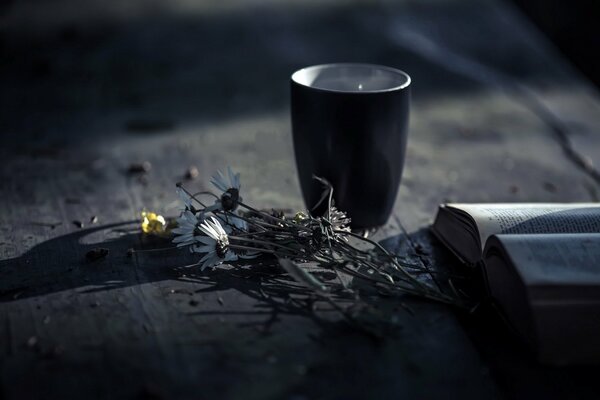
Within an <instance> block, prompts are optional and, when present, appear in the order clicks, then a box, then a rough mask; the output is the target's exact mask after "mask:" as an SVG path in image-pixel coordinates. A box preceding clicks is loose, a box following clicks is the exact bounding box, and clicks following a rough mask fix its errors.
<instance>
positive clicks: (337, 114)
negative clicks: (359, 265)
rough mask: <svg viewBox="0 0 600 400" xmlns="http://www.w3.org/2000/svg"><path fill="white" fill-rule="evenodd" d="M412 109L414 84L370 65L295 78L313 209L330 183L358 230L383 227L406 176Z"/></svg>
mask: <svg viewBox="0 0 600 400" xmlns="http://www.w3.org/2000/svg"><path fill="white" fill-rule="evenodd" d="M409 106H410V77H409V76H408V75H407V74H406V73H404V72H402V71H400V70H397V69H394V68H390V67H384V66H379V65H370V64H347V63H344V64H325V65H316V66H312V67H307V68H303V69H301V70H298V71H296V72H295V73H294V74H293V75H292V77H291V113H292V133H293V140H294V152H295V156H296V164H297V167H298V174H299V178H300V185H301V187H302V194H303V196H304V201H305V203H306V206H307V208H308V209H309V211H311V213H312V214H313V215H320V214H322V213H323V212H324V211H325V207H326V204H321V205H320V206H319V207H316V208H314V209H313V207H314V206H315V205H316V204H317V203H318V202H319V199H320V198H321V195H322V193H323V185H322V184H321V183H319V182H318V181H316V180H315V179H313V176H319V177H323V178H325V179H327V180H328V181H329V182H331V184H332V185H333V187H334V192H333V197H334V199H335V204H336V207H337V208H338V209H340V210H342V211H346V212H347V213H348V215H349V216H350V218H351V219H352V227H353V228H372V227H377V226H381V225H384V224H385V223H386V222H387V220H388V218H389V216H390V213H391V211H392V209H393V206H394V201H395V199H396V194H397V192H398V187H399V186H400V180H401V177H402V169H403V166H404V157H405V152H406V139H407V133H408V132H407V129H408V121H409Z"/></svg>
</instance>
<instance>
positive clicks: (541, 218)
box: [432, 203, 600, 265]
mask: <svg viewBox="0 0 600 400" xmlns="http://www.w3.org/2000/svg"><path fill="white" fill-rule="evenodd" d="M432 230H433V233H434V234H435V235H436V236H437V237H438V238H439V239H440V240H441V241H442V242H443V243H444V244H445V245H446V246H447V247H448V248H449V249H450V250H452V252H454V254H456V255H457V256H458V258H460V259H461V260H462V261H464V262H465V263H467V264H470V265H474V264H476V263H477V262H478V261H480V260H481V259H482V252H483V248H484V246H485V242H486V241H487V239H488V238H489V237H490V236H492V235H495V234H518V233H527V234H534V233H600V203H571V204H568V203H525V204H519V203H513V204H510V203H507V204H443V205H441V206H440V208H439V210H438V214H437V217H436V218H435V221H434V223H433V226H432Z"/></svg>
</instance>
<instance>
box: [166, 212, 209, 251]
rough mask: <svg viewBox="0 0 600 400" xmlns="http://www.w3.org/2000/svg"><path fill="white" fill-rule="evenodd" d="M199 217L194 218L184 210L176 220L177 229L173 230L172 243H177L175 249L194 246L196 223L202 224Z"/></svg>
mask: <svg viewBox="0 0 600 400" xmlns="http://www.w3.org/2000/svg"><path fill="white" fill-rule="evenodd" d="M202 221H203V218H202V217H201V216H198V217H197V216H195V215H194V214H193V213H192V212H191V211H190V210H185V211H184V212H182V213H181V215H180V216H179V218H178V219H177V228H175V229H173V231H172V232H173V233H174V234H175V235H176V236H175V239H173V243H177V247H183V246H189V245H192V244H196V243H197V240H196V238H197V237H198V236H197V233H198V232H197V231H196V227H197V226H198V222H202Z"/></svg>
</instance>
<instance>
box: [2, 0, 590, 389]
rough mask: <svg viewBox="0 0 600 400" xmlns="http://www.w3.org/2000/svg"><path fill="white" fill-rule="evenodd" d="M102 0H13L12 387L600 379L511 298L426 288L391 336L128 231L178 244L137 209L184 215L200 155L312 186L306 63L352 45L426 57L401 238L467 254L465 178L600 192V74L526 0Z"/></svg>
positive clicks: (532, 189) (5, 255)
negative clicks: (541, 26)
mask: <svg viewBox="0 0 600 400" xmlns="http://www.w3.org/2000/svg"><path fill="white" fill-rule="evenodd" d="M85 4H86V5H85V6H83V5H82V4H81V3H80V2H78V1H76V0H60V1H54V2H34V1H32V0H30V1H23V2H18V3H17V2H14V3H8V4H7V5H3V6H0V88H1V89H0V132H1V134H2V142H1V143H2V145H1V147H0V158H1V159H2V162H3V164H2V168H1V169H0V398H2V399H23V398H86V399H87V398H136V397H141V398H165V399H166V398H190V399H197V398H206V399H213V398H219V399H226V398H243V399H254V398H257V399H258V398H287V399H318V398H340V399H346V398H377V399H385V398H474V399H482V398H525V397H528V398H545V399H548V398H598V395H599V394H600V390H599V389H600V384H599V383H598V379H597V376H598V373H599V372H600V369H599V368H597V367H570V368H549V367H542V366H540V365H538V364H537V363H536V361H535V360H534V359H533V357H532V356H531V355H530V354H529V353H528V352H527V351H526V350H525V349H524V348H522V347H521V345H520V344H519V343H518V341H516V340H515V339H513V338H511V337H510V336H509V335H508V333H507V331H506V329H505V328H504V327H503V325H502V324H501V323H500V322H499V321H497V318H496V317H495V315H493V314H491V313H489V314H488V313H485V312H481V311H480V312H479V313H476V315H474V316H467V315H463V314H457V313H456V312H454V311H453V310H451V309H449V308H447V307H444V306H439V305H435V304H429V303H423V302H419V301H415V300H410V299H406V302H405V303H406V304H408V305H410V307H411V308H412V309H413V310H414V311H415V314H414V315H411V314H409V313H408V312H406V311H404V309H403V308H402V307H400V303H399V302H398V303H397V304H395V305H394V304H392V307H391V308H389V307H388V308H389V309H388V310H387V312H388V313H390V314H389V315H391V317H390V318H391V319H390V321H392V322H393V324H395V325H396V329H393V330H391V331H390V334H389V335H388V337H387V338H386V339H385V340H383V341H381V342H378V343H374V342H373V341H372V340H371V339H370V338H368V337H366V336H365V335H363V334H361V333H360V332H356V330H353V329H352V328H350V327H348V325H347V324H346V323H345V322H344V321H341V320H340V318H339V316H336V314H335V313H332V312H328V311H327V310H325V309H322V310H320V311H319V310H317V311H316V312H313V311H310V310H305V309H302V308H299V307H295V306H293V302H290V301H289V299H288V297H289V296H288V294H287V293H286V292H285V290H282V289H281V288H278V287H277V285H274V284H271V283H269V281H268V279H266V278H263V277H262V276H263V275H261V274H252V273H247V274H245V275H244V276H240V275H239V274H236V273H234V272H232V271H231V270H228V269H222V270H217V271H215V272H214V273H201V272H200V271H199V270H198V269H186V268H183V266H184V265H186V264H189V263H193V262H194V261H195V259H194V258H193V257H191V256H190V255H189V254H187V253H185V252H177V251H172V250H171V251H166V252H155V253H153V252H148V253H136V254H135V256H134V257H130V256H129V255H128V252H127V250H128V249H129V248H135V249H141V248H151V247H159V246H162V245H164V244H163V243H161V242H159V241H153V239H151V238H147V237H142V236H140V235H139V233H138V232H137V231H136V228H138V225H137V223H135V221H137V220H138V219H139V215H140V211H142V210H143V209H148V210H156V211H160V212H162V213H164V214H165V215H175V214H176V208H177V206H176V204H175V203H174V201H175V200H176V196H175V193H174V188H175V186H174V184H175V182H177V181H180V180H182V179H183V175H184V174H185V171H186V169H187V168H188V166H190V165H195V166H197V167H198V169H199V171H200V175H199V177H198V178H197V179H195V180H192V181H190V182H189V183H188V184H189V185H190V186H192V187H195V188H198V189H205V188H209V177H210V175H211V174H212V172H213V171H214V170H216V169H217V168H223V167H225V166H226V165H231V166H233V167H234V168H236V169H238V170H240V171H241V173H242V181H243V196H244V197H245V199H246V200H247V201H248V202H250V203H253V204H256V205H259V206H261V207H264V208H269V207H284V208H291V209H301V208H302V207H303V204H302V200H301V196H300V191H299V186H298V181H297V178H296V171H295V165H294V160H293V153H292V145H291V140H290V127H289V109H288V104H289V103H288V77H289V75H290V74H291V72H293V71H294V70H295V69H297V68H300V67H302V66H305V65H310V64H317V63H324V62H332V61H348V60H350V61H362V62H371V63H380V64H386V65H391V66H395V67H399V68H401V69H403V70H405V71H407V72H408V73H409V74H411V76H412V77H413V99H414V103H413V107H412V115H411V117H412V120H411V128H410V139H409V147H408V155H407V159H406V169H405V174H404V178H403V183H402V186H401V189H400V192H399V195H398V199H397V202H396V208H395V213H394V216H393V218H392V219H391V220H390V222H389V225H388V226H387V227H386V228H385V229H383V230H382V231H380V232H379V233H378V235H377V238H378V239H379V240H383V241H384V243H385V244H386V245H387V246H389V247H390V248H392V249H394V250H395V251H397V252H399V253H401V254H406V255H408V256H410V257H413V258H414V259H415V261H419V262H427V263H429V264H431V265H432V266H434V267H435V268H447V267H449V268H455V269H458V270H460V268H461V266H460V265H458V264H457V262H456V261H455V260H454V259H453V258H452V257H451V256H450V255H449V254H448V252H447V251H446V250H445V249H443V248H442V247H441V246H440V244H439V243H438V242H437V241H435V239H433V238H432V237H431V236H430V234H429V232H428V225H429V224H430V222H431V219H432V217H433V216H434V213H435V211H436V208H437V205H438V204H439V203H441V202H445V201H449V200H454V201H461V202H484V201H510V202H512V201H598V199H599V196H600V179H599V178H598V174H597V171H596V170H595V169H594V167H593V163H592V161H595V162H596V164H598V163H600V137H598V135H597V132H598V130H599V128H600V97H599V96H598V93H597V91H596V90H595V89H594V88H593V87H591V86H590V84H588V83H587V82H586V81H585V80H584V79H583V78H582V77H581V76H580V75H579V74H578V72H577V71H576V70H574V69H573V68H572V67H571V66H570V65H569V64H568V63H567V62H566V61H565V60H564V59H563V58H562V57H561V55H560V54H559V53H558V52H557V51H556V49H554V48H553V47H552V45H551V44H550V43H548V42H547V41H546V40H545V39H544V38H543V37H542V36H541V35H540V34H539V33H538V32H537V31H536V30H535V29H534V28H533V27H532V26H531V25H530V23H529V22H528V21H527V20H525V19H524V18H523V17H522V16H521V15H520V14H519V13H518V12H517V11H516V10H515V9H513V8H512V7H511V6H510V5H509V4H505V3H504V2H501V1H498V0H496V1H486V2H481V1H475V0H473V1H458V0H457V1H428V2H415V1H398V2H392V1H390V2H386V1H382V2H374V1H360V2H359V1H356V2H353V1H344V0H335V1H334V0H331V1H307V2H301V1H289V2H286V4H285V5H283V3H282V4H279V3H278V2H272V1H267V0H264V1H257V2H252V5H251V6H250V5H248V2H246V1H242V0H239V1H222V2H218V3H212V2H210V4H208V2H198V3H196V2H191V1H186V0H177V1H170V2H164V3H163V2H153V1H149V0H148V1H142V0H138V1H134V2H127V3H124V2H115V3H114V4H105V2H101V1H90V2H86V3H85ZM143 161H148V162H150V163H151V165H152V169H151V170H150V171H149V172H148V173H146V174H132V173H129V172H128V168H129V167H130V165H131V164H132V163H139V162H143ZM94 216H96V217H97V221H96V222H95V223H92V222H91V221H92V217H94ZM73 221H78V222H81V223H83V227H79V226H78V225H80V224H79V223H74V222H73ZM132 221H134V223H132ZM402 228H403V229H404V230H406V232H408V235H404V234H403V231H402ZM99 246H100V247H105V248H108V249H109V252H110V253H109V255H108V256H107V257H106V258H105V259H103V260H99V261H95V262H89V261H86V258H85V254H86V253H87V252H88V251H89V250H90V249H92V248H95V247H99ZM257 270H259V271H260V267H258V266H257ZM265 292H266V293H265ZM382 304H383V303H382ZM385 304H387V305H388V306H389V305H390V303H389V301H388V302H385ZM372 306H374V307H377V302H375V303H374V304H372Z"/></svg>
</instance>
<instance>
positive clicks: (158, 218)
mask: <svg viewBox="0 0 600 400" xmlns="http://www.w3.org/2000/svg"><path fill="white" fill-rule="evenodd" d="M166 228H167V221H165V218H164V217H163V216H162V215H158V214H156V213H153V212H146V211H142V232H144V233H152V234H155V235H161V234H164V233H165V230H166Z"/></svg>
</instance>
